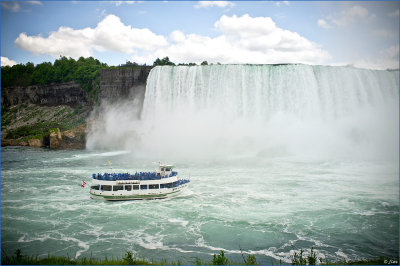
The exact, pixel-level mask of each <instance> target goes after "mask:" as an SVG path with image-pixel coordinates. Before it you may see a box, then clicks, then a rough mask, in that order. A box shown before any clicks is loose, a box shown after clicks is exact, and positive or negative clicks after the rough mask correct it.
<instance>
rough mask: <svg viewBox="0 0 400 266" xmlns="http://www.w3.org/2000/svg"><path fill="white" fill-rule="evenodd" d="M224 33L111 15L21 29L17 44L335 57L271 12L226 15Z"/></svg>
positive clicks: (75, 52) (172, 53)
mask: <svg viewBox="0 0 400 266" xmlns="http://www.w3.org/2000/svg"><path fill="white" fill-rule="evenodd" d="M214 30H215V31H216V32H219V36H216V37H208V36H202V35H198V34H185V33H183V32H182V31H179V30H175V31H173V32H171V34H169V36H168V37H166V36H162V35H157V34H155V33H153V32H152V31H150V30H149V29H137V28H133V27H131V26H129V25H124V24H123V23H122V22H121V20H120V19H119V17H117V16H115V15H108V16H106V17H105V18H104V19H103V20H101V21H100V22H99V23H98V25H97V26H96V27H95V28H84V29H72V28H69V27H60V28H59V29H58V30H57V31H54V32H51V33H50V34H49V36H48V37H43V36H41V35H38V36H28V35H27V34H26V33H21V34H20V35H19V36H18V38H17V39H16V40H15V44H16V45H17V46H18V47H19V48H21V49H24V50H26V51H29V52H32V53H34V54H48V55H51V56H53V57H55V58H58V57H59V56H60V55H63V56H67V57H73V58H78V57H80V56H85V57H87V56H91V55H93V51H94V50H96V51H100V52H102V51H115V52H119V53H122V54H129V55H130V56H133V57H132V60H133V61H135V62H138V63H147V64H149V63H150V64H151V63H152V62H153V61H154V60H155V59H156V58H157V57H159V58H162V57H165V56H169V58H170V59H171V60H172V61H174V62H182V63H189V62H196V63H200V62H202V61H204V60H207V61H208V62H210V63H211V62H214V63H217V62H221V63H257V64H266V63H308V64H321V63H323V62H324V61H325V60H327V59H329V58H330V55H329V53H328V52H326V51H325V50H323V49H322V48H321V47H320V46H319V45H318V44H316V43H313V42H312V41H310V40H308V39H306V38H304V37H302V36H300V35H299V34H298V33H296V32H292V31H289V30H285V29H282V28H279V27H278V26H277V25H276V24H275V22H274V21H273V20H272V19H271V18H270V17H250V16H249V15H247V14H246V15H243V16H240V17H238V16H236V15H233V16H226V15H224V16H222V17H221V18H220V19H219V20H218V21H216V22H215V24H214Z"/></svg>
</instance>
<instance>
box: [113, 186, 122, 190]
mask: <svg viewBox="0 0 400 266" xmlns="http://www.w3.org/2000/svg"><path fill="white" fill-rule="evenodd" d="M118 190H124V186H113V191H118Z"/></svg>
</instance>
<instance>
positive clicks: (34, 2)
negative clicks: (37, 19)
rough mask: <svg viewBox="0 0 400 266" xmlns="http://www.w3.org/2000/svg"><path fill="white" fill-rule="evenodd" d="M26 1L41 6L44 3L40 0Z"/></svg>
mask: <svg viewBox="0 0 400 266" xmlns="http://www.w3.org/2000/svg"><path fill="white" fill-rule="evenodd" d="M24 3H27V4H31V5H39V6H41V5H43V3H42V2H40V1H25V2H24Z"/></svg>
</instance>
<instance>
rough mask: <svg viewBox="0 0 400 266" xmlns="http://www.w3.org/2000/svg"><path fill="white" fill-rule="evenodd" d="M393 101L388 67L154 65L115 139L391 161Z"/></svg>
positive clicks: (212, 150) (156, 147)
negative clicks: (128, 134) (136, 113)
mask: <svg viewBox="0 0 400 266" xmlns="http://www.w3.org/2000/svg"><path fill="white" fill-rule="evenodd" d="M398 102H399V71H398V70H396V71H390V70H387V71H382V70H366V69H357V68H353V67H333V66H309V65H291V64H288V65H210V66H191V67H188V66H157V67H155V68H153V69H152V70H151V72H150V74H149V77H148V80H147V87H146V94H145V99H144V103H143V110H142V117H141V120H138V121H132V123H133V124H134V125H132V126H129V128H130V129H131V130H133V131H134V135H135V138H131V139H130V140H129V141H124V145H125V146H126V145H128V146H129V147H130V148H134V149H136V150H140V151H141V153H142V154H143V153H145V154H157V155H159V156H164V157H168V156H172V155H182V156H183V157H187V156H195V157H197V156H200V157H213V156H217V157H218V156H227V155H229V156H257V157H271V156H272V157H274V156H288V155H293V154H297V155H300V156H306V157H315V158H324V157H332V156H341V157H343V156H344V157H346V156H347V157H349V158H350V159H352V158H354V157H356V156H363V157H365V156H366V157H368V158H378V159H381V158H390V159H397V158H398V154H399V152H398V128H399V126H398V125H399V121H398V120H399V104H398ZM124 112H126V111H124ZM115 116H116V115H114V118H113V119H114V121H115ZM117 116H118V115H117ZM124 124H126V121H125V120H124ZM124 127H126V125H121V129H123V128H124ZM127 143H129V144H127ZM125 148H126V147H125Z"/></svg>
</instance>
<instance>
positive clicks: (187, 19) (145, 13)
mask: <svg viewBox="0 0 400 266" xmlns="http://www.w3.org/2000/svg"><path fill="white" fill-rule="evenodd" d="M60 56H66V57H72V58H75V59H78V58H79V57H80V56H83V57H88V56H93V57H94V58H96V59H99V60H100V61H101V62H104V63H107V64H108V65H119V64H125V63H126V62H127V61H131V62H137V63H140V64H143V63H146V64H148V65H151V64H152V63H153V62H154V60H155V59H156V58H163V57H165V56H168V57H169V59H170V60H171V61H172V62H175V63H190V62H194V63H198V64H199V63H201V62H203V61H207V62H208V63H222V64H276V63H303V64H311V65H353V66H355V67H360V68H370V69H387V68H391V69H393V68H395V69H398V68H399V2H398V1H387V2H385V1H376V2H374V1H355V2H348V1H307V2H306V1H1V65H2V66H4V65H13V64H18V63H22V64H25V63H27V62H33V63H34V64H39V63H42V62H45V61H46V62H54V60H55V59H57V58H59V57H60Z"/></svg>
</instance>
